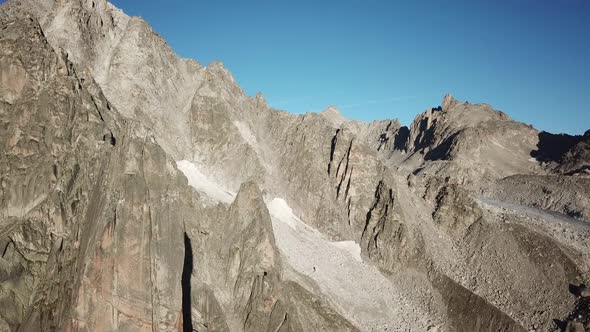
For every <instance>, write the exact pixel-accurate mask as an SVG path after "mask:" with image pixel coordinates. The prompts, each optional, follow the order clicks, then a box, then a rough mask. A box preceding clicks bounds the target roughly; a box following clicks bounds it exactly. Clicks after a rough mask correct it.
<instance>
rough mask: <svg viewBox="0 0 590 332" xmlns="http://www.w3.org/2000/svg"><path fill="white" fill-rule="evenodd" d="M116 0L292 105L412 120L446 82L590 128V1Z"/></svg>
mask: <svg viewBox="0 0 590 332" xmlns="http://www.w3.org/2000/svg"><path fill="white" fill-rule="evenodd" d="M112 2H113V3H114V4H115V5H116V6H118V7H119V8H122V9H123V10H124V11H125V12H126V13H127V14H129V15H136V16H142V17H144V18H145V19H146V20H147V21H148V22H149V23H150V24H152V26H153V27H154V29H155V30H156V31H157V32H158V33H160V34H161V35H162V36H163V37H164V38H165V39H166V40H167V41H168V42H169V43H170V45H171V46H172V48H173V49H174V50H175V51H176V52H177V53H179V54H180V55H182V56H184V57H189V58H194V59H196V60H197V61H199V62H200V63H202V64H204V65H206V64H208V63H210V62H211V61H213V60H220V61H222V62H223V63H224V64H225V66H226V67H227V68H228V69H229V70H230V71H231V72H232V73H233V75H234V76H235V78H236V79H237V81H238V82H239V83H240V84H241V85H242V87H243V88H244V89H245V91H246V93H248V94H249V95H254V94H255V93H256V92H258V91H261V92H262V93H263V94H264V96H265V97H266V99H267V100H268V101H269V103H270V105H271V106H273V107H275V108H280V109H285V110H287V111H290V112H295V113H302V112H308V111H321V110H322V109H324V108H325V107H327V106H329V105H332V104H334V105H337V106H338V107H339V108H340V110H341V111H342V113H343V114H344V115H345V116H347V117H349V118H354V119H359V120H363V121H371V120H373V119H385V118H399V119H400V121H401V122H402V124H410V123H411V121H412V120H413V118H414V116H415V115H416V114H418V113H419V112H422V111H423V110H425V109H426V108H428V107H432V106H437V105H439V104H440V103H441V100H442V97H443V96H444V94H445V93H447V92H450V93H452V94H453V95H455V97H456V98H458V99H459V100H469V101H470V102H474V103H476V102H485V103H489V104H491V105H492V106H494V108H496V109H499V110H502V111H504V112H506V113H508V114H509V115H510V116H511V117H512V118H514V119H516V120H519V121H523V122H525V123H530V124H533V125H534V126H535V127H536V128H539V129H542V130H547V131H551V132H567V133H572V134H582V133H583V132H584V131H586V130H587V129H590V100H588V99H589V97H590V60H589V59H590V1H589V0H551V1H549V0H547V1H544V0H510V1H509V0H469V1H467V0H465V1H447V0H431V1H421V0H419V1H409V0H408V1H393V0H383V1H376V0H338V1H327V0H322V1H320V0H297V1H287V0H272V1H271V0H268V1H263V0H253V1H227V0H216V1H213V0H209V1H189V0H185V1H181V0H168V1H146V0H144V1H137V0H113V1H112Z"/></svg>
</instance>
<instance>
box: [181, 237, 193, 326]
mask: <svg viewBox="0 0 590 332" xmlns="http://www.w3.org/2000/svg"><path fill="white" fill-rule="evenodd" d="M192 274H193V247H192V245H191V239H190V238H189V237H188V235H187V234H186V233H184V264H183V267H182V278H181V282H180V283H181V285H182V331H184V332H192V331H193V321H192V316H191V308H192V304H191V275H192Z"/></svg>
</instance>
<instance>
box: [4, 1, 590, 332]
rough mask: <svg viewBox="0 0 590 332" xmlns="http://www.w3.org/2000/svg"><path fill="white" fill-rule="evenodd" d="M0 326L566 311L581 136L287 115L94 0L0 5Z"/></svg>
mask: <svg viewBox="0 0 590 332" xmlns="http://www.w3.org/2000/svg"><path fill="white" fill-rule="evenodd" d="M0 82H1V83H2V86H0V123H1V124H2V125H1V127H0V138H1V140H0V141H1V142H2V144H0V156H2V157H1V158H0V184H1V185H0V307H1V308H2V310H0V330H1V331H29V330H30V331H41V330H42V331H64V330H65V331H71V330H76V331H77V330H82V331H111V330H120V331H139V330H141V331H143V330H146V331H147V330H152V331H156V330H157V331H171V330H173V331H180V330H183V331H530V330H535V331H547V330H555V329H558V328H562V329H566V330H567V329H569V330H573V329H578V330H580V329H583V328H588V324H589V323H590V317H589V315H588V310H587V307H588V301H589V298H588V291H587V286H586V285H589V284H590V265H589V264H588V262H590V224H589V223H588V221H589V220H590V190H589V188H590V175H589V172H588V170H589V169H590V157H589V156H590V154H589V153H588V151H589V144H588V135H586V136H569V135H553V134H550V133H546V132H541V131H538V130H536V129H535V128H532V127H531V126H529V125H525V124H523V123H519V122H517V121H514V120H512V119H511V118H510V117H509V116H507V115H506V114H504V113H502V112H499V111H496V110H494V109H493V108H492V107H491V106H490V105H487V104H471V103H463V102H460V101H458V100H455V99H454V98H453V97H451V96H446V97H445V98H444V100H443V101H442V105H441V106H437V107H433V108H430V109H427V110H425V111H424V112H423V113H421V114H419V115H418V116H417V117H416V118H415V120H414V121H413V123H412V124H411V125H410V126H407V127H406V126H402V125H401V124H400V123H399V122H398V121H397V120H382V121H374V122H372V123H370V124H368V123H362V122H357V121H347V120H346V119H345V118H344V117H343V116H342V115H341V114H340V112H339V111H338V110H337V108H335V107H329V108H328V109H326V110H325V111H323V112H321V113H320V114H317V113H309V114H302V115H296V114H290V113H288V112H284V111H280V110H275V109H273V108H272V105H268V104H267V103H266V101H265V100H264V98H263V96H262V94H259V95H257V96H255V97H251V96H247V95H246V94H245V93H244V91H243V90H242V88H241V87H240V86H239V85H238V84H237V83H236V81H235V79H234V78H233V76H232V74H231V73H230V72H229V71H228V70H227V69H226V68H225V67H224V66H223V65H222V64H221V63H219V62H216V63H212V64H210V65H209V66H207V67H204V66H202V65H200V64H199V63H197V62H196V61H193V60H189V59H183V58H181V57H179V56H178V55H176V54H175V53H174V52H173V51H172V50H171V49H170V47H169V46H168V45H167V44H166V42H165V41H164V40H163V39H162V38H161V37H160V36H159V35H158V34H157V33H155V32H154V31H153V30H152V29H151V27H150V26H149V25H148V24H147V23H146V22H145V21H144V20H142V19H141V18H138V17H129V16H127V15H126V14H124V13H123V12H122V11H120V10H119V9H117V8H115V7H114V6H113V5H112V4H110V3H108V2H106V1H105V0H93V1H90V0H62V1H54V0H43V1H33V0H9V1H7V2H6V3H4V4H2V5H1V6H0Z"/></svg>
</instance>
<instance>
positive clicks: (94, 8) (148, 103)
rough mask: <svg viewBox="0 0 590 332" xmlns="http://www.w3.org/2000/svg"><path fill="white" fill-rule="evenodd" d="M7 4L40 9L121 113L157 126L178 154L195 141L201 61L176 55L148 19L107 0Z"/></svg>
mask: <svg viewBox="0 0 590 332" xmlns="http://www.w3.org/2000/svg"><path fill="white" fill-rule="evenodd" d="M40 4H41V5H40ZM3 9H4V11H5V12H7V13H8V15H15V14H17V13H18V12H22V11H25V12H31V13H33V14H35V15H36V16H37V17H38V19H39V21H40V22H41V25H42V27H43V31H44V33H45V34H46V36H47V38H48V40H49V42H50V43H51V44H52V46H53V47H55V48H59V49H63V50H64V51H65V52H66V53H67V54H68V58H69V59H70V60H71V61H73V62H75V63H78V64H81V65H84V66H88V67H89V69H90V70H91V72H92V76H93V77H94V79H95V80H96V82H97V83H98V84H99V86H100V87H101V88H102V90H103V92H104V94H105V96H106V97H107V98H108V99H109V101H110V102H111V103H112V104H113V105H114V106H115V107H117V109H118V110H119V111H120V112H121V113H122V114H124V115H125V116H127V117H134V118H136V119H138V120H140V121H141V122H142V123H144V125H146V127H148V128H150V129H151V130H153V132H154V136H155V137H156V139H157V141H158V143H159V144H161V145H162V147H163V148H164V150H165V151H166V152H168V153H170V154H171V155H172V156H173V157H175V158H176V159H182V158H183V157H184V155H183V153H185V151H186V150H187V147H188V146H189V144H190V131H189V128H188V126H187V123H186V120H185V117H186V115H187V111H188V108H189V107H190V103H191V100H192V96H193V94H194V92H195V90H196V88H197V86H198V84H199V82H200V81H201V79H203V75H201V74H200V72H201V71H202V70H203V69H202V67H201V66H200V65H199V64H198V63H196V62H194V61H192V60H186V59H182V58H180V57H179V56H177V55H176V54H175V53H174V52H173V51H172V50H171V49H170V47H169V46H168V45H167V44H166V42H165V41H164V40H163V39H162V38H161V37H160V36H159V35H157V34H156V33H155V32H154V31H153V30H152V29H151V27H150V26H149V25H148V24H147V23H146V22H145V21H143V20H142V19H141V18H138V17H129V16H127V15H125V14H124V13H123V12H122V11H121V10H119V9H117V8H115V7H114V6H113V5H111V4H110V3H108V2H107V1H106V0H77V1H63V2H55V1H51V0H48V1H42V2H38V1H28V0H22V1H11V2H9V3H8V4H7V6H4V8H3Z"/></svg>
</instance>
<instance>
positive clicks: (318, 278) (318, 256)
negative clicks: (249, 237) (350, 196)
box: [267, 198, 413, 331]
mask: <svg viewBox="0 0 590 332" xmlns="http://www.w3.org/2000/svg"><path fill="white" fill-rule="evenodd" d="M267 207H268V210H269V213H270V215H271V220H272V227H273V233H274V236H275V240H276V244H277V247H278V248H279V251H280V252H281V256H282V257H283V258H284V261H285V263H286V264H287V265H288V266H289V267H290V269H291V271H294V272H290V274H291V275H290V276H289V278H292V279H293V280H295V281H296V282H299V283H300V284H302V285H308V286H307V287H309V288H311V289H313V288H314V287H315V286H313V285H309V279H311V280H313V282H314V284H315V285H317V286H318V287H319V288H320V290H321V292H322V293H323V294H324V295H325V296H326V297H327V298H328V299H329V300H330V302H331V303H332V305H333V306H334V307H335V308H336V309H337V310H338V311H339V312H340V313H341V314H342V315H343V316H344V317H346V318H348V319H349V320H350V321H352V322H353V323H354V324H356V325H357V326H359V327H361V330H368V331H376V330H379V331H382V330H387V329H388V328H391V327H392V326H395V325H402V326H403V325H405V324H406V323H407V322H404V321H405V320H406V319H407V318H412V314H411V313H410V312H408V311H407V310H406V309H407V308H408V306H409V303H408V301H407V299H405V298H404V297H403V296H402V295H401V292H400V291H399V290H398V289H396V287H395V286H394V285H393V284H392V283H391V282H390V281H389V280H388V279H387V277H385V276H384V275H383V274H382V273H381V272H380V271H379V270H378V269H377V268H376V267H375V266H373V265H372V264H370V263H366V262H364V261H363V260H362V258H361V248H360V246H359V245H358V244H357V243H355V242H354V241H338V242H334V241H330V240H328V239H326V238H325V236H323V234H322V233H320V232H319V231H318V230H316V229H314V228H313V227H311V226H308V225H306V224H305V223H304V222H302V221H301V219H299V218H298V217H297V216H296V215H295V214H294V213H293V210H292V209H291V207H289V205H288V204H287V202H286V201H285V200H284V199H281V198H275V199H273V200H271V201H267ZM306 278H309V279H306ZM306 280H308V281H306ZM412 319H413V318H412ZM392 320H393V321H392ZM394 321H397V322H394ZM392 323H393V324H392Z"/></svg>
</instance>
